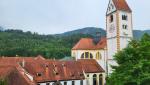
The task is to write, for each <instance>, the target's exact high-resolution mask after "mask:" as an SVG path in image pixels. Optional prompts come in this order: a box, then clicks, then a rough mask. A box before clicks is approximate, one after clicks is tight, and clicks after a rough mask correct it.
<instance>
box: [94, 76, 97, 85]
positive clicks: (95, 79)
mask: <svg viewBox="0 0 150 85" xmlns="http://www.w3.org/2000/svg"><path fill="white" fill-rule="evenodd" d="M93 85H97V75H96V74H94V75H93Z"/></svg>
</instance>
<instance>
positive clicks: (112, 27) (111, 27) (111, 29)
mask: <svg viewBox="0 0 150 85" xmlns="http://www.w3.org/2000/svg"><path fill="white" fill-rule="evenodd" d="M114 31H115V26H114V25H113V24H112V25H110V28H109V32H110V33H113V32H114Z"/></svg>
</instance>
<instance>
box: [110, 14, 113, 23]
mask: <svg viewBox="0 0 150 85" xmlns="http://www.w3.org/2000/svg"><path fill="white" fill-rule="evenodd" d="M113 19H114V17H113V15H110V20H109V22H110V23H111V22H113Z"/></svg>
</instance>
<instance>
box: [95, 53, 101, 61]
mask: <svg viewBox="0 0 150 85" xmlns="http://www.w3.org/2000/svg"><path fill="white" fill-rule="evenodd" d="M101 58H102V56H101V54H100V52H97V53H96V59H97V60H100V59H101Z"/></svg>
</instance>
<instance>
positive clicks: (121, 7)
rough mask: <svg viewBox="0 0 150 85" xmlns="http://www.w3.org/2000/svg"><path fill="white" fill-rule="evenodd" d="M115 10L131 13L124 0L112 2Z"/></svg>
mask: <svg viewBox="0 0 150 85" xmlns="http://www.w3.org/2000/svg"><path fill="white" fill-rule="evenodd" d="M112 1H113V3H114V5H115V7H116V9H117V10H122V11H128V12H132V10H131V9H130V7H129V6H128V4H127V2H126V0H112Z"/></svg>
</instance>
